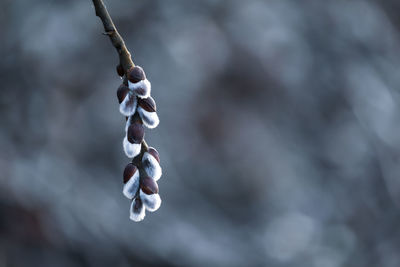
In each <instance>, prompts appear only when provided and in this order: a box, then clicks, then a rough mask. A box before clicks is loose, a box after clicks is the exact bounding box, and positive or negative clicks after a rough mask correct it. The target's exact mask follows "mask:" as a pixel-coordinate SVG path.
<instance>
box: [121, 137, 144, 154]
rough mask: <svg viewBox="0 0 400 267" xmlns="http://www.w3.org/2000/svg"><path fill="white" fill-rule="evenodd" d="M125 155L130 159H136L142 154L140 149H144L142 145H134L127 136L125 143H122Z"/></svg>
mask: <svg viewBox="0 0 400 267" xmlns="http://www.w3.org/2000/svg"><path fill="white" fill-rule="evenodd" d="M122 144H123V147H124V151H125V155H126V156H127V157H128V158H134V157H136V156H137V155H139V153H140V149H141V148H142V144H132V143H130V142H129V141H128V138H127V137H126V136H125V138H124V141H123V142H122Z"/></svg>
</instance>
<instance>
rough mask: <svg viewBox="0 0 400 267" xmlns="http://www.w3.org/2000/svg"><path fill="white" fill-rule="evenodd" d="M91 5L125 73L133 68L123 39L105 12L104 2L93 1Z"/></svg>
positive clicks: (99, 0) (100, 0)
mask: <svg viewBox="0 0 400 267" xmlns="http://www.w3.org/2000/svg"><path fill="white" fill-rule="evenodd" d="M93 5H94V9H95V11H96V16H98V17H99V18H100V19H101V21H102V22H103V26H104V31H105V32H104V34H105V35H108V37H110V40H111V43H112V45H113V46H114V47H115V49H116V50H117V52H118V55H119V61H120V64H121V65H122V67H123V68H124V71H125V72H126V71H127V70H128V69H130V68H131V67H133V66H135V64H133V61H132V59H131V53H129V51H128V49H127V48H126V46H125V42H124V39H122V37H121V35H120V34H119V33H118V31H117V29H116V28H115V25H114V22H113V21H112V19H111V16H110V14H109V13H108V11H107V8H106V6H105V5H104V2H103V1H102V0H93Z"/></svg>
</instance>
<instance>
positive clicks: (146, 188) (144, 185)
mask: <svg viewBox="0 0 400 267" xmlns="http://www.w3.org/2000/svg"><path fill="white" fill-rule="evenodd" d="M140 189H142V191H143V192H144V193H146V194H147V195H152V194H157V193H158V185H157V183H156V182H155V181H154V179H153V178H150V177H145V178H144V179H142V181H141V182H140Z"/></svg>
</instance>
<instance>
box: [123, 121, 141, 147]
mask: <svg viewBox="0 0 400 267" xmlns="http://www.w3.org/2000/svg"><path fill="white" fill-rule="evenodd" d="M127 137H128V141H129V143H132V144H140V143H141V142H142V141H143V138H144V127H143V124H142V123H140V121H139V120H136V121H135V122H133V123H132V124H131V125H129V127H128V132H127Z"/></svg>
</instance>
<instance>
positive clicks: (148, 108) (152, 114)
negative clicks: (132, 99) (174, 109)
mask: <svg viewBox="0 0 400 267" xmlns="http://www.w3.org/2000/svg"><path fill="white" fill-rule="evenodd" d="M137 110H138V113H139V116H140V118H141V119H142V121H143V124H144V125H145V126H146V127H147V128H150V129H152V128H156V127H157V126H158V124H159V123H160V120H159V118H158V115H157V113H156V102H155V101H154V99H153V98H152V97H151V96H149V97H148V98H143V99H138V109H137Z"/></svg>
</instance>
